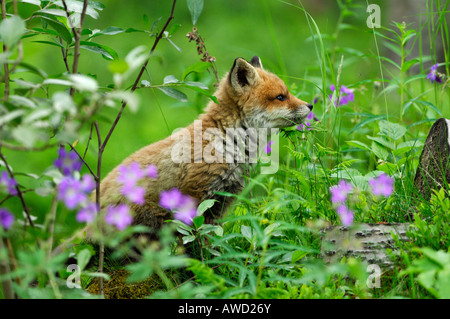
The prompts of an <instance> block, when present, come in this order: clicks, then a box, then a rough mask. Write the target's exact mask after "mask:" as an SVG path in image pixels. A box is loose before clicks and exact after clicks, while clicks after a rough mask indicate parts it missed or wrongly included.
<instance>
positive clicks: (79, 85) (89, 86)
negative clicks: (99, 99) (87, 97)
mask: <svg viewBox="0 0 450 319" xmlns="http://www.w3.org/2000/svg"><path fill="white" fill-rule="evenodd" d="M69 79H70V80H71V81H72V84H73V86H74V87H75V88H76V89H77V90H80V91H88V92H95V91H97V89H98V84H97V81H95V80H94V79H93V78H91V77H89V76H87V75H83V74H70V75H69Z"/></svg>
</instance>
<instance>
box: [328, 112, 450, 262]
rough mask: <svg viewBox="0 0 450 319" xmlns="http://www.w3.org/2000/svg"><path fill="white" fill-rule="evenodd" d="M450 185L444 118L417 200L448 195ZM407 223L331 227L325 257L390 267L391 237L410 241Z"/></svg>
mask: <svg viewBox="0 0 450 319" xmlns="http://www.w3.org/2000/svg"><path fill="white" fill-rule="evenodd" d="M449 183H450V120H447V119H444V118H441V119H439V120H437V121H436V122H435V123H434V124H433V126H432V127H431V129H430V132H429V133H428V136H427V139H426V141H425V144H424V147H423V150H422V154H421V155H420V159H419V165H418V167H417V170H416V175H415V178H414V186H415V188H416V190H417V194H415V195H416V196H417V197H419V196H422V197H423V198H424V199H425V200H429V199H430V197H431V193H432V192H431V190H432V189H436V190H439V189H440V188H442V187H443V188H444V189H445V190H446V191H447V194H448V188H449V187H448V184H449ZM408 227H409V224H408V223H398V224H357V225H354V226H352V227H344V226H331V227H327V228H326V229H324V230H323V231H322V233H323V235H324V237H323V240H322V258H323V259H324V261H325V262H328V263H329V262H337V261H339V260H340V259H342V257H344V256H346V257H357V258H358V259H360V260H363V261H367V262H368V263H369V264H377V265H378V266H380V267H382V268H389V267H390V266H391V265H392V262H391V261H390V259H389V256H388V255H387V254H386V249H387V248H391V249H395V246H394V241H393V239H392V234H396V235H398V236H399V239H401V240H408V237H407V236H406V231H407V230H408Z"/></svg>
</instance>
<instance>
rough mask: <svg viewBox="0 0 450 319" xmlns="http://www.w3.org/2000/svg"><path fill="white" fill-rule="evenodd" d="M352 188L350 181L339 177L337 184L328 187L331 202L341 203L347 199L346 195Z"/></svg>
mask: <svg viewBox="0 0 450 319" xmlns="http://www.w3.org/2000/svg"><path fill="white" fill-rule="evenodd" d="M352 189H353V186H352V185H351V184H350V183H347V182H346V181H345V180H343V179H341V180H340V181H339V183H338V184H337V185H334V186H331V187H330V193H331V202H332V203H333V204H339V203H343V202H345V201H346V200H347V195H348V193H350V192H351V191H352Z"/></svg>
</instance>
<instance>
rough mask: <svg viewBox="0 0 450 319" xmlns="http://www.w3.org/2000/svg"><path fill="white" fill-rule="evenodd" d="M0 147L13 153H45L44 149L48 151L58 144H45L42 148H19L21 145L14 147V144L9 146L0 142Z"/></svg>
mask: <svg viewBox="0 0 450 319" xmlns="http://www.w3.org/2000/svg"><path fill="white" fill-rule="evenodd" d="M1 145H2V146H3V147H5V148H7V149H10V150H13V151H24V152H39V151H45V150H46V149H49V148H53V147H56V146H58V143H54V144H45V145H43V146H38V147H27V146H21V145H14V144H9V143H8V142H1Z"/></svg>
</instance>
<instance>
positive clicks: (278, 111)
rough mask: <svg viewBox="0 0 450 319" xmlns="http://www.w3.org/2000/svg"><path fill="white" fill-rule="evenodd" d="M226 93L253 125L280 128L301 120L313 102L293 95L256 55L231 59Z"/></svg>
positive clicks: (308, 111) (306, 114)
mask: <svg viewBox="0 0 450 319" xmlns="http://www.w3.org/2000/svg"><path fill="white" fill-rule="evenodd" d="M227 81H228V95H229V96H230V97H231V98H232V99H233V100H234V102H235V103H236V104H237V105H238V107H239V108H241V112H242V113H243V114H244V117H245V120H246V121H247V122H248V123H249V124H250V125H251V126H253V127H266V128H283V127H289V126H293V125H295V124H299V123H301V122H302V120H303V119H304V118H306V117H307V116H308V114H309V113H310V112H311V110H312V108H313V106H312V105H311V104H309V103H307V102H304V101H302V100H300V99H298V98H296V97H295V96H293V95H292V94H291V93H290V92H289V90H288V88H287V86H286V84H285V83H284V82H283V80H281V79H280V78H279V77H278V76H276V75H275V74H273V73H270V72H267V71H265V70H264V69H263V67H262V63H261V60H260V59H259V57H257V56H255V57H253V58H252V59H251V61H250V62H247V61H246V60H244V59H242V58H237V59H236V60H235V61H234V64H233V67H232V68H231V71H230V72H229V73H228V76H227Z"/></svg>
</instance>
